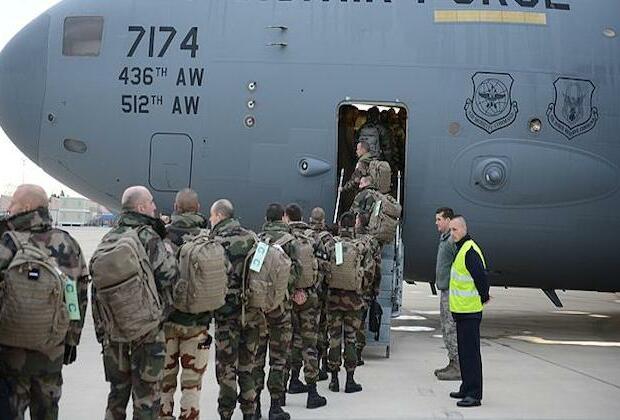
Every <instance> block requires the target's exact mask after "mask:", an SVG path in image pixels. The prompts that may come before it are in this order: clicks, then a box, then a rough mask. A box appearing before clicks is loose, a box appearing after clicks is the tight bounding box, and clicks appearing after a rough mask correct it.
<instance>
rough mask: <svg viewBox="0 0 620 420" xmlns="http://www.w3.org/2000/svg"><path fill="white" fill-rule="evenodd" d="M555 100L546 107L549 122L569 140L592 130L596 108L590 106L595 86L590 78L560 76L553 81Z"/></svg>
mask: <svg viewBox="0 0 620 420" xmlns="http://www.w3.org/2000/svg"><path fill="white" fill-rule="evenodd" d="M553 87H554V88H555V101H554V102H552V103H550V104H549V106H548V107H547V119H548V120H549V124H551V127H553V128H554V129H555V130H557V131H558V132H560V133H562V134H563V135H564V136H566V138H567V139H569V140H571V139H573V138H574V137H577V136H580V135H582V134H584V133H587V132H588V131H590V130H592V129H593V128H594V126H595V125H596V122H597V121H598V109H596V107H594V106H592V97H593V96H594V90H596V87H595V86H594V83H592V82H591V81H590V80H584V79H571V78H568V77H560V78H558V79H557V80H556V81H555V82H553Z"/></svg>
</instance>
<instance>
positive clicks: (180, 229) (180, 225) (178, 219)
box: [166, 213, 208, 250]
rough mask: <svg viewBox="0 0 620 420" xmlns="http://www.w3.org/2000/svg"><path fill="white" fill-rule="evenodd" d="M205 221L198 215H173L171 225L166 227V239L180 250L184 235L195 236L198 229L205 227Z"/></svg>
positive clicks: (198, 231)
mask: <svg viewBox="0 0 620 420" xmlns="http://www.w3.org/2000/svg"><path fill="white" fill-rule="evenodd" d="M207 223H208V222H207V219H206V218H205V217H204V216H203V215H202V214H200V213H183V214H173V215H172V223H170V224H169V225H168V226H166V232H167V233H168V234H167V236H166V239H168V240H169V241H170V242H171V243H172V244H173V245H174V247H175V250H176V249H177V248H180V247H181V245H183V237H184V236H185V235H197V234H198V233H200V229H205V228H206V227H207Z"/></svg>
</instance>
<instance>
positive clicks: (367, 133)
mask: <svg viewBox="0 0 620 420" xmlns="http://www.w3.org/2000/svg"><path fill="white" fill-rule="evenodd" d="M380 135H381V133H380V132H379V127H378V126H376V125H374V124H366V125H364V126H363V127H362V128H361V129H360V132H359V136H358V139H357V141H358V142H360V141H365V142H366V143H368V146H370V150H369V152H370V153H371V154H372V155H373V156H379V155H380V154H381V146H380V144H379V137H380Z"/></svg>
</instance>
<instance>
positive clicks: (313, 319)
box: [291, 292, 321, 384]
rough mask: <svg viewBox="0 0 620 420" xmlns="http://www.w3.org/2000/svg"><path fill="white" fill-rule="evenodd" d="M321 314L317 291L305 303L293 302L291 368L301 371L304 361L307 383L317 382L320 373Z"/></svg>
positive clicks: (310, 294)
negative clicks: (319, 340)
mask: <svg viewBox="0 0 620 420" xmlns="http://www.w3.org/2000/svg"><path fill="white" fill-rule="evenodd" d="M320 315H321V314H320V303H319V298H318V296H317V294H316V292H314V293H312V292H310V293H309V295H308V300H306V302H305V303H304V304H303V305H301V306H298V305H296V304H293V312H292V324H293V341H292V352H291V368H292V369H293V371H300V370H301V365H302V362H303V367H304V379H305V380H306V383H307V384H315V383H316V379H317V376H318V375H319V355H318V351H317V340H318V326H319V325H318V324H319V318H320Z"/></svg>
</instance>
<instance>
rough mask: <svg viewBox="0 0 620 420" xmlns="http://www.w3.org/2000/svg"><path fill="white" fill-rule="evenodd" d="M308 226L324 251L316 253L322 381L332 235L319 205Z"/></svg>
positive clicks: (319, 351)
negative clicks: (317, 259)
mask: <svg viewBox="0 0 620 420" xmlns="http://www.w3.org/2000/svg"><path fill="white" fill-rule="evenodd" d="M310 228H311V229H312V231H313V232H314V235H313V236H314V240H315V241H317V242H320V244H321V245H320V249H322V250H324V252H325V253H324V254H319V255H317V256H318V258H319V282H318V284H319V289H318V297H319V302H320V305H321V313H320V317H319V326H318V336H317V352H318V356H317V357H318V358H319V361H320V362H321V365H322V366H321V368H320V369H319V376H318V380H319V381H324V380H326V379H327V378H328V375H327V372H328V369H327V351H328V349H329V338H328V334H327V329H328V328H327V279H328V278H329V276H330V274H331V263H330V261H331V250H332V249H333V248H334V237H333V236H332V234H331V233H329V231H328V230H327V226H326V225H325V210H323V209H322V208H320V207H316V208H314V209H312V212H311V213H310Z"/></svg>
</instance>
